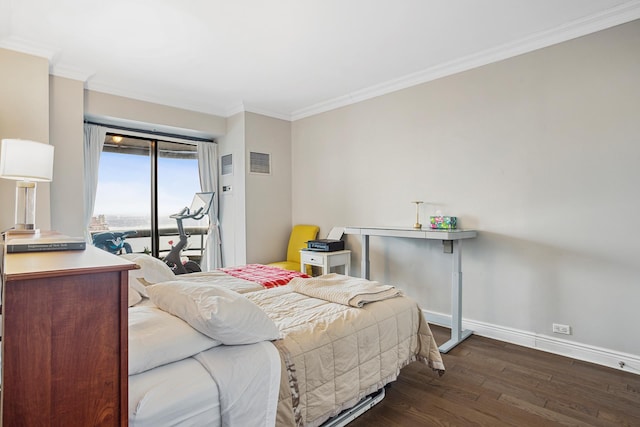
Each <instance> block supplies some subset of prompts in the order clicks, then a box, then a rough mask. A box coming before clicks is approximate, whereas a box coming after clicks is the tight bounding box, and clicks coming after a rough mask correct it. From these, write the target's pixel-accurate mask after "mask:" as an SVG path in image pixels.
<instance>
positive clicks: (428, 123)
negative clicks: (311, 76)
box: [292, 21, 640, 368]
mask: <svg viewBox="0 0 640 427" xmlns="http://www.w3.org/2000/svg"><path fill="white" fill-rule="evenodd" d="M639 52H640V21H635V22H631V23H629V24H626V25H622V26H619V27H614V28H611V29H608V30H606V31H602V32H599V33H595V34H592V35H589V36H586V37H582V38H579V39H576V40H573V41H569V42H566V43H562V44H560V45H556V46H553V47H549V48H545V49H542V50H539V51H535V52H532V53H528V54H526V55H522V56H518V57H515V58H512V59H508V60H504V61H501V62H499V63H495V64H491V65H487V66H484V67H481V68H477V69H474V70H471V71H467V72H464V73H460V74H457V75H453V76H450V77H447V78H442V79H439V80H436V81H432V82H429V83H425V84H422V85H419V86H415V87H412V88H409V89H405V90H402V91H398V92H395V93H392V94H388V95H385V96H380V97H377V98H374V99H370V100H368V101H364V102H360V103H358V104H355V105H351V106H348V107H344V108H340V109H337V110H333V111H330V112H326V113H323V114H319V115H316V116H313V117H309V118H305V119H301V120H298V121H296V122H294V123H293V125H292V144H293V221H294V222H313V223H318V224H319V225H321V228H322V231H321V234H324V233H326V232H327V231H328V230H329V229H330V228H331V227H332V226H334V225H354V226H358V225H360V226H367V225H370V226H373V225H379V226H385V225H389V226H408V227H411V226H412V225H413V223H414V222H415V206H414V205H412V204H411V201H412V200H424V201H425V202H427V203H425V205H423V207H422V209H421V217H422V218H423V220H422V222H423V223H426V217H428V216H429V215H433V214H434V213H435V212H437V211H440V212H442V213H443V214H445V215H454V216H458V217H459V219H460V222H461V226H462V227H463V228H473V229H477V230H479V231H480V234H479V237H478V238H477V239H475V240H473V241H469V242H465V244H464V256H463V271H464V286H465V288H464V301H463V315H464V317H465V318H466V319H469V320H473V321H475V322H478V323H480V324H483V325H485V326H486V327H487V328H489V327H497V328H501V330H502V331H504V332H505V333H507V332H510V331H516V333H517V332H518V331H524V332H526V333H531V334H533V335H534V336H538V337H541V336H543V335H547V336H552V335H553V334H552V330H551V327H552V323H553V322H557V323H563V324H567V325H570V326H572V328H573V335H571V336H564V335H562V336H560V338H566V339H567V340H568V341H571V342H578V343H583V344H585V345H588V346H591V347H593V348H596V347H597V348H606V349H612V350H615V351H617V352H626V353H630V354H635V355H640V340H638V339H635V335H633V334H631V333H630V328H631V327H633V325H636V324H638V323H640V311H639V310H638V308H637V305H638V301H640V286H638V285H639V281H640V263H639V262H638V260H639V259H640V258H639V255H640V230H638V229H637V227H635V226H634V223H635V220H636V219H637V218H639V217H640V198H639V197H638V185H639V184H640V168H639V167H638V165H639V164H640V140H639V138H640V136H639V135H640V120H639V119H638V117H639V116H638V114H639V112H640V54H639ZM328 165H331V169H330V170H329V169H328ZM348 246H349V247H350V248H351V249H353V250H354V252H355V253H354V257H353V258H352V267H354V270H355V272H356V274H358V273H359V265H360V264H359V263H360V242H359V239H355V238H353V236H350V237H349V239H348ZM450 269H451V260H450V256H449V255H446V254H443V253H442V247H441V245H440V244H434V243H429V242H424V241H413V240H409V239H382V238H372V239H371V277H372V278H373V279H376V280H381V281H385V282H389V283H393V284H396V285H398V286H400V287H401V288H403V289H405V291H406V292H407V293H408V294H409V295H410V296H413V297H415V298H416V299H417V300H418V302H419V303H420V305H421V306H422V307H423V308H425V309H427V310H429V311H430V312H433V313H436V314H437V313H444V314H447V313H450V305H449V304H450V302H449V301H450V293H449V286H450V285H449V283H450V281H451V279H450V271H451V270H450ZM636 335H637V334H636ZM534 345H535V343H534ZM638 368H640V367H638Z"/></svg>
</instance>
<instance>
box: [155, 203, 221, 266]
mask: <svg viewBox="0 0 640 427" xmlns="http://www.w3.org/2000/svg"><path fill="white" fill-rule="evenodd" d="M213 194H214V193H212V192H211V193H196V194H195V195H194V196H193V201H192V202H191V207H185V208H183V209H182V210H181V211H180V212H178V213H176V214H173V215H170V216H169V218H173V219H175V220H176V223H177V224H178V234H179V237H180V241H179V242H178V243H177V244H176V245H175V246H172V247H171V251H169V253H168V254H167V256H165V257H164V258H163V259H162V261H164V262H165V264H167V265H168V266H169V268H171V270H172V271H173V273H174V274H186V273H197V272H199V271H202V270H201V269H200V266H199V265H198V263H197V262H195V261H187V262H184V263H183V262H182V259H181V257H180V254H181V253H182V250H183V249H184V248H186V246H187V243H188V242H187V239H188V237H189V235H187V233H185V231H184V227H183V225H182V221H183V220H185V219H194V220H200V219H202V218H204V217H205V215H207V214H208V213H209V209H210V208H211V203H212V202H213Z"/></svg>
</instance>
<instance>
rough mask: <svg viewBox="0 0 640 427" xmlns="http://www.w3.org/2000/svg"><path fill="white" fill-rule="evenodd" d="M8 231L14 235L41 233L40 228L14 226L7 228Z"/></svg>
mask: <svg viewBox="0 0 640 427" xmlns="http://www.w3.org/2000/svg"><path fill="white" fill-rule="evenodd" d="M7 233H9V234H13V235H17V234H23V235H26V236H28V235H31V234H40V229H39V228H30V229H29V228H17V227H16V228H12V229H11V230H7Z"/></svg>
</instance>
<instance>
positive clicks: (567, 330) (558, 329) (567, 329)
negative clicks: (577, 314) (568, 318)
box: [553, 323, 571, 335]
mask: <svg viewBox="0 0 640 427" xmlns="http://www.w3.org/2000/svg"><path fill="white" fill-rule="evenodd" d="M553 333H555V334H565V335H571V326H569V325H561V324H559V323H554V324H553Z"/></svg>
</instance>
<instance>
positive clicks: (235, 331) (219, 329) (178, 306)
mask: <svg viewBox="0 0 640 427" xmlns="http://www.w3.org/2000/svg"><path fill="white" fill-rule="evenodd" d="M147 292H148V293H149V297H150V298H151V301H153V303H154V304H155V305H156V306H158V307H159V308H161V309H162V310H164V311H167V312H169V313H171V314H173V315H174V316H178V317H179V318H181V319H182V320H184V321H185V322H187V323H188V324H190V325H191V326H192V327H193V328H194V329H196V330H198V331H200V332H202V333H203V334H205V335H207V336H209V337H211V338H213V339H216V340H220V341H221V342H222V343H223V344H226V345H237V344H253V343H256V342H259V341H267V340H275V339H278V337H279V336H280V331H279V330H278V327H277V326H276V324H275V323H273V320H271V319H270V318H269V317H268V316H267V314H266V313H265V312H264V311H262V309H261V308H260V307H258V306H257V305H255V304H254V303H253V302H251V301H250V300H248V299H247V298H245V297H244V296H242V295H240V294H238V293H236V292H233V291H230V290H227V289H224V288H220V287H217V286H212V285H209V284H204V283H198V282H187V281H180V280H175V281H173V282H163V283H158V284H155V285H152V286H149V287H148V288H147Z"/></svg>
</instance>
